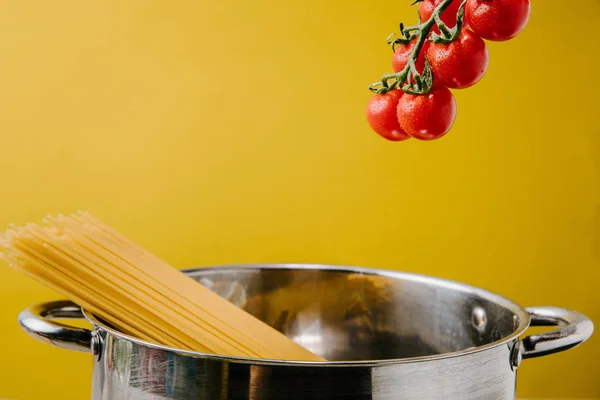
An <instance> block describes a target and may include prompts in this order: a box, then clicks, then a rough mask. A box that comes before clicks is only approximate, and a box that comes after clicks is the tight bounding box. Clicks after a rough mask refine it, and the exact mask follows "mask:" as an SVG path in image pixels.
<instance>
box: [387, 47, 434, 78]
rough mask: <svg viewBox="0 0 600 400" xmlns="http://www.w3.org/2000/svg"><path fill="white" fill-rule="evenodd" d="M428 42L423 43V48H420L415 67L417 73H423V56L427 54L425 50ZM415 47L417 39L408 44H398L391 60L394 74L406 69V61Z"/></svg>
mask: <svg viewBox="0 0 600 400" xmlns="http://www.w3.org/2000/svg"><path fill="white" fill-rule="evenodd" d="M429 43H431V42H430V41H429V40H427V41H426V42H425V43H423V47H421V52H420V53H419V56H418V57H417V62H416V67H417V71H418V72H419V73H422V72H423V68H425V54H427V49H428V48H429ZM416 45H417V39H413V41H412V42H410V43H409V44H399V45H396V51H395V53H394V57H393V58H392V68H393V69H394V72H400V71H402V70H403V69H404V67H406V64H407V63H408V59H409V58H410V53H412V51H413V50H414V48H415V46H416Z"/></svg>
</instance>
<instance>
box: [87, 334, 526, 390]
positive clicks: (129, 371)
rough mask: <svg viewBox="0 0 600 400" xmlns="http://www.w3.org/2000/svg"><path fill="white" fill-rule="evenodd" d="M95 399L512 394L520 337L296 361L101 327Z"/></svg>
mask: <svg viewBox="0 0 600 400" xmlns="http://www.w3.org/2000/svg"><path fill="white" fill-rule="evenodd" d="M102 341H103V345H102V352H101V353H99V354H98V355H97V356H96V358H95V361H94V372H93V374H94V375H93V388H92V393H93V394H92V399H93V400H116V399H119V400H163V399H181V400H183V399H211V400H212V399H215V400H221V399H223V400H225V399H227V400H247V399H253V400H262V399H264V400H266V399H272V400H292V399H302V400H328V399H340V400H370V399H376V400H424V399H431V400H434V399H435V400H480V399H481V400H484V399H485V400H513V399H515V375H516V371H515V370H513V367H512V366H511V362H510V360H511V353H512V352H511V349H512V348H513V346H514V345H515V343H516V341H513V342H511V343H507V344H505V345H502V346H497V347H494V348H491V349H488V350H485V351H480V352H475V353H471V354H468V355H464V356H459V357H449V358H443V359H438V360H431V361H424V362H413V363H400V364H394V363H390V364H387V365H380V366H378V365H365V366H328V367H321V366H293V365H260V364H253V363H239V362H232V361H228V360H219V359H214V358H196V357H193V356H190V355H188V354H180V353H175V352H170V351H165V350H161V349H156V348H152V347H148V346H145V345H142V344H139V343H134V342H131V341H127V340H124V339H122V338H119V337H116V336H114V335H112V334H110V333H106V334H103V339H102Z"/></svg>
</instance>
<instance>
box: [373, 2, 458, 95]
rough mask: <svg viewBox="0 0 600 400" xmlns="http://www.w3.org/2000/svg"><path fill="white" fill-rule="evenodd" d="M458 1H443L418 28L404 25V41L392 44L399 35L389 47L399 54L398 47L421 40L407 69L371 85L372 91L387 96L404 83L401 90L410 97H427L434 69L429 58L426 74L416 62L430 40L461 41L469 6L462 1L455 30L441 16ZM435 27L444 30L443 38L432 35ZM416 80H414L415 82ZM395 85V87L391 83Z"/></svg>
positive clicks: (410, 58) (399, 39) (445, 42)
mask: <svg viewBox="0 0 600 400" xmlns="http://www.w3.org/2000/svg"><path fill="white" fill-rule="evenodd" d="M421 1H422V0H417V1H415V2H414V3H413V4H412V5H414V4H417V3H420V2H421ZM453 1H454V0H443V1H442V2H441V3H440V4H439V5H438V6H437V7H436V8H435V10H434V11H433V14H432V15H431V17H430V18H429V19H428V20H427V21H425V22H421V21H419V22H420V23H419V24H418V25H414V26H408V27H405V26H404V24H402V23H401V24H400V33H401V35H402V36H401V37H398V38H395V39H393V40H391V38H392V37H393V36H394V35H395V34H391V35H390V36H388V38H387V43H388V44H389V45H391V46H392V50H395V48H396V45H397V44H409V43H411V42H412V41H413V40H415V39H416V40H417V42H416V45H415V46H414V48H413V50H412V52H411V54H410V56H409V58H408V62H407V64H406V66H405V67H404V69H402V70H401V71H400V72H397V73H393V74H385V75H383V77H382V78H381V81H379V82H375V83H372V84H371V85H369V90H371V91H372V92H375V93H378V94H385V93H387V92H389V91H390V90H393V89H395V88H396V87H399V85H402V84H403V83H404V82H407V83H406V85H403V86H402V87H401V88H402V90H403V91H404V92H405V93H409V94H427V93H429V91H430V90H431V87H432V86H433V79H434V77H433V73H432V72H431V66H430V64H429V61H428V60H427V58H425V68H424V70H423V72H422V73H419V71H417V67H416V62H417V58H418V57H419V54H420V53H421V50H422V49H423V45H424V44H425V42H426V41H427V40H428V38H429V40H430V41H431V42H433V43H443V44H448V43H452V42H453V41H455V40H456V39H457V38H458V35H460V32H461V31H462V27H463V20H464V10H465V3H466V2H467V0H462V2H461V4H460V7H459V11H458V14H457V18H456V26H455V27H454V28H448V26H447V25H446V24H445V23H444V22H443V21H442V19H441V16H442V14H443V13H444V11H446V9H447V8H448V7H449V6H450V4H451V3H452V2H453ZM434 26H437V27H438V29H439V30H440V33H441V35H438V34H437V33H435V32H433V33H431V36H430V32H431V30H432V29H433V27H434ZM411 78H412V79H411ZM390 81H391V83H390Z"/></svg>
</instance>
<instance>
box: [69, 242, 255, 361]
mask: <svg viewBox="0 0 600 400" xmlns="http://www.w3.org/2000/svg"><path fill="white" fill-rule="evenodd" d="M72 239H73V240H76V241H78V243H79V244H80V245H81V247H79V246H74V245H69V246H70V247H71V251H73V252H75V253H76V254H78V256H80V257H82V258H83V259H81V260H78V261H80V262H81V263H82V264H84V265H89V266H90V267H93V269H99V270H101V271H104V273H105V274H108V275H109V276H111V277H112V280H113V281H114V282H118V285H120V286H123V285H124V284H126V285H131V286H130V287H129V288H126V287H123V288H124V289H125V290H129V291H130V290H131V289H132V288H134V289H139V290H140V291H141V292H143V293H145V295H146V296H148V298H149V299H153V300H156V301H157V302H158V303H159V304H162V305H163V306H164V307H165V308H166V311H164V312H166V315H169V314H171V312H173V313H175V314H177V318H183V320H179V321H180V323H179V324H177V326H178V327H180V328H178V329H185V331H186V332H189V333H194V332H195V333H200V334H201V337H203V340H202V343H199V342H197V340H196V339H194V338H193V337H191V336H190V335H189V334H188V335H185V336H186V337H187V339H186V341H190V343H194V342H195V343H196V345H202V346H205V347H207V348H208V349H209V350H210V351H211V352H215V353H219V352H220V353H230V352H232V351H242V350H243V349H240V348H236V349H234V350H226V349H225V348H223V347H222V346H221V345H219V344H217V343H215V342H214V340H213V339H210V338H207V337H206V333H204V332H205V327H203V326H202V325H201V324H199V323H197V322H196V321H194V320H190V319H189V318H187V317H188V316H186V315H184V313H182V311H181V310H180V309H179V310H178V308H180V306H178V305H177V303H174V302H173V301H172V300H171V301H168V300H169V299H168V298H167V301H166V302H165V301H164V299H159V298H160V297H161V296H162V294H161V293H157V292H156V291H148V290H147V289H146V290H144V288H143V287H142V286H140V285H136V283H139V281H138V280H136V277H133V276H130V275H128V274H126V273H124V272H123V271H121V270H120V268H119V267H118V265H117V264H115V263H114V262H110V260H108V257H107V255H106V254H105V255H104V257H99V256H98V253H99V252H98V251H94V248H93V245H91V244H90V243H86V244H84V243H83V240H84V239H85V238H83V237H79V236H77V237H76V236H72ZM84 249H87V251H84ZM115 262H116V260H115ZM155 296H156V297H155ZM156 304H157V303H154V306H153V310H154V312H157V310H158V309H159V308H160V307H156ZM160 309H162V308H160ZM161 315H163V314H162V313H161ZM170 316H171V317H173V315H172V314H171V315H170ZM170 319H173V318H170ZM186 321H187V322H186ZM190 323H192V324H194V325H189V324H190ZM181 335H182V336H183V334H181Z"/></svg>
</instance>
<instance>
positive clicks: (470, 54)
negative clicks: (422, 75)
mask: <svg viewBox="0 0 600 400" xmlns="http://www.w3.org/2000/svg"><path fill="white" fill-rule="evenodd" d="M427 59H428V60H429V64H430V65H431V70H432V71H433V81H434V82H435V84H436V86H446V87H449V88H451V89H464V88H467V87H469V86H473V85H474V84H475V83H477V82H479V80H480V79H481V78H483V75H485V72H486V71H487V68H488V64H489V61H490V55H489V52H488V49H487V47H486V45H485V42H484V41H483V39H481V38H480V37H479V36H477V35H476V34H475V33H473V32H472V31H470V30H469V29H463V30H462V32H461V33H460V35H459V36H458V38H457V39H456V40H455V41H453V42H451V43H448V44H442V43H431V45H430V46H429V50H428V51H427Z"/></svg>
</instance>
